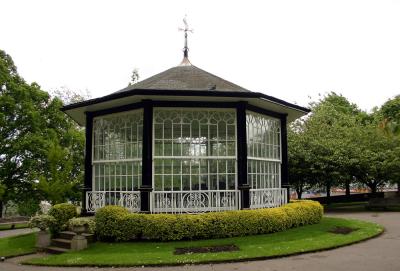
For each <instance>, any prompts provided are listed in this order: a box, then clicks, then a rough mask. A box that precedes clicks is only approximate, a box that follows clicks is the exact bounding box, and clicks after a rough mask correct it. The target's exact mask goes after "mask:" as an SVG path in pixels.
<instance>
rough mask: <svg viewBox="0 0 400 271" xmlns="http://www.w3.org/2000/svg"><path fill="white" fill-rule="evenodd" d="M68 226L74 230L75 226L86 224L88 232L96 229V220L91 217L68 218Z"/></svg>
mask: <svg viewBox="0 0 400 271" xmlns="http://www.w3.org/2000/svg"><path fill="white" fill-rule="evenodd" d="M67 225H68V228H69V229H70V230H72V228H73V227H77V226H84V227H85V228H86V230H87V231H88V233H94V232H95V231H96V222H95V221H94V219H93V218H91V217H74V218H71V219H70V220H68V223H67Z"/></svg>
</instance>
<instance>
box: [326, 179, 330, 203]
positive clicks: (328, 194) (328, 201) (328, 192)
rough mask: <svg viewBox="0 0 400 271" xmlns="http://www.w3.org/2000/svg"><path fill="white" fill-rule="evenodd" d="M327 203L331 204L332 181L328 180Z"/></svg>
mask: <svg viewBox="0 0 400 271" xmlns="http://www.w3.org/2000/svg"><path fill="white" fill-rule="evenodd" d="M326 204H331V182H330V181H327V182H326Z"/></svg>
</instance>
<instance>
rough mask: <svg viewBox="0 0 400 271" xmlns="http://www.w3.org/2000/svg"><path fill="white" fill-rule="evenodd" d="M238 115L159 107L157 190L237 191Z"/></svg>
mask: <svg viewBox="0 0 400 271" xmlns="http://www.w3.org/2000/svg"><path fill="white" fill-rule="evenodd" d="M235 115H236V114H235V110H231V109H224V110H218V109H170V108H156V109H155V110H154V117H153V118H154V119H153V128H154V188H155V190H156V191H189V190H228V189H235V183H236V182H235V179H236V119H235Z"/></svg>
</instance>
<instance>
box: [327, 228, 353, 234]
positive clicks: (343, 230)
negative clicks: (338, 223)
mask: <svg viewBox="0 0 400 271" xmlns="http://www.w3.org/2000/svg"><path fill="white" fill-rule="evenodd" d="M356 230H358V229H355V228H349V227H335V228H333V229H331V230H329V231H328V232H330V233H336V234H349V233H351V232H353V231H356Z"/></svg>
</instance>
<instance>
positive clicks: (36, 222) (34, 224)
mask: <svg viewBox="0 0 400 271" xmlns="http://www.w3.org/2000/svg"><path fill="white" fill-rule="evenodd" d="M54 224H56V220H55V218H54V217H53V216H51V215H37V216H34V217H32V218H31V219H30V220H29V227H31V228H39V229H40V230H42V231H45V230H46V229H47V228H50V227H52V226H53V225H54Z"/></svg>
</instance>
